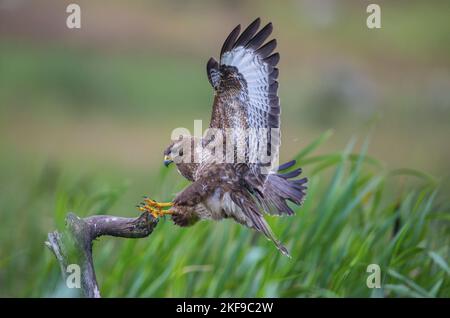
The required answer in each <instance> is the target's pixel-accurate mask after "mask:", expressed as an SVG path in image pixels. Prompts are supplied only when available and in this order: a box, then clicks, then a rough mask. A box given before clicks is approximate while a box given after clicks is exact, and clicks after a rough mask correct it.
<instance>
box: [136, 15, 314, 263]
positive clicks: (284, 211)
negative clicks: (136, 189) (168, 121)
mask: <svg viewBox="0 0 450 318" xmlns="http://www.w3.org/2000/svg"><path fill="white" fill-rule="evenodd" d="M259 26H260V19H259V18H258V19H256V20H255V21H253V22H252V23H251V24H250V25H249V26H248V27H247V28H246V29H245V30H244V31H243V32H242V33H240V25H238V26H237V27H235V28H234V29H233V31H231V33H230V35H229V36H228V37H227V38H226V40H225V42H224V43H223V46H222V49H221V51H220V60H219V62H217V61H216V60H215V59H214V58H211V59H210V60H209V61H208V63H207V65H206V70H207V75H208V80H209V83H210V84H211V86H212V87H213V89H214V104H213V110H212V116H211V123H210V126H209V130H208V133H206V134H205V136H203V137H194V136H188V135H180V136H179V138H178V139H175V140H174V141H172V143H171V144H170V145H169V146H168V148H167V149H166V150H165V151H164V164H165V165H166V166H168V165H169V164H170V163H172V162H175V164H176V166H177V169H178V171H179V173H180V174H181V175H182V176H184V177H185V178H186V179H188V180H189V181H191V184H190V185H189V186H187V187H186V188H185V189H184V190H183V191H182V192H180V193H179V194H177V195H176V197H175V198H174V200H173V201H172V202H167V203H162V202H156V201H154V200H152V199H150V198H147V197H145V199H144V201H143V202H142V203H141V204H140V205H139V206H138V207H139V209H140V210H141V211H147V212H149V213H151V214H152V215H153V216H154V217H159V216H162V215H165V214H169V215H171V217H172V220H173V221H174V223H175V224H177V225H179V226H190V225H193V224H194V223H196V222H197V221H198V220H201V219H210V220H221V219H224V218H231V219H233V220H235V221H236V222H238V223H240V224H242V225H245V226H247V227H249V228H252V229H254V230H256V231H258V232H261V233H263V234H264V235H265V236H266V237H267V238H268V239H270V240H272V241H273V242H274V243H275V245H276V247H277V248H278V249H279V250H280V251H281V252H282V253H283V254H285V255H289V253H288V250H287V249H286V248H285V247H284V246H283V245H282V244H281V243H280V242H279V241H278V240H277V239H276V238H275V236H274V234H273V232H272V231H271V229H270V227H269V225H268V224H267V222H266V221H265V219H264V215H263V212H266V213H268V214H272V215H293V214H294V211H293V210H292V209H291V207H289V205H288V201H291V202H292V203H294V204H296V205H301V204H302V202H303V199H304V196H305V191H306V183H307V179H306V178H302V179H298V178H296V177H298V176H299V175H300V174H301V172H302V170H301V169H294V170H291V171H289V172H287V170H288V169H290V168H292V167H293V166H294V165H295V161H290V162H287V163H285V164H283V165H280V166H278V167H277V168H274V167H276V163H277V161H278V151H279V145H280V133H279V127H280V102H279V98H278V96H277V91H278V81H277V78H278V68H276V65H277V63H278V61H279V59H280V56H279V54H278V53H272V52H273V51H274V49H275V47H276V45H277V42H276V40H275V39H272V40H270V41H268V42H267V43H265V44H264V42H265V41H266V40H267V38H268V37H269V36H270V34H271V32H272V24H271V23H269V24H267V25H266V26H264V27H263V28H261V30H259V32H258V29H259ZM210 131H212V133H209V132H210ZM228 145H232V146H228ZM264 146H265V147H264ZM261 149H262V150H261ZM230 151H231V155H230ZM261 154H264V156H261ZM267 157H268V158H269V159H267ZM224 158H225V159H226V160H225V159H224Z"/></svg>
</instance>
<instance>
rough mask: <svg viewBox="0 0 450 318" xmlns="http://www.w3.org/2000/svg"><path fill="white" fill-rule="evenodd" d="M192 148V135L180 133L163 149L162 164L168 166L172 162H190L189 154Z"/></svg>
mask: <svg viewBox="0 0 450 318" xmlns="http://www.w3.org/2000/svg"><path fill="white" fill-rule="evenodd" d="M192 148H193V137H192V136H188V135H180V137H179V138H178V139H177V140H174V141H172V142H171V143H170V145H169V146H168V147H167V148H166V150H164V165H165V166H166V167H168V166H169V165H170V164H171V163H172V162H175V164H176V165H177V166H178V165H179V164H182V163H192V161H190V160H192V159H193V156H192V155H191V153H192Z"/></svg>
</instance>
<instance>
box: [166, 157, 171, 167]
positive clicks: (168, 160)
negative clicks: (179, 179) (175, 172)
mask: <svg viewBox="0 0 450 318" xmlns="http://www.w3.org/2000/svg"><path fill="white" fill-rule="evenodd" d="M172 162H173V160H172V159H171V158H170V157H169V156H164V165H165V166H166V167H168V166H169V165H170V164H171V163H172Z"/></svg>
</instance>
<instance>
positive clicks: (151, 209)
mask: <svg viewBox="0 0 450 318" xmlns="http://www.w3.org/2000/svg"><path fill="white" fill-rule="evenodd" d="M171 206H172V203H171V202H156V201H154V200H152V199H150V198H149V197H147V196H144V200H143V202H141V203H140V204H139V205H137V208H138V210H139V211H142V212H147V213H150V214H151V215H152V216H153V217H154V218H155V219H157V218H159V217H162V216H164V215H167V214H172V211H171V210H170V209H169V210H163V208H164V207H171Z"/></svg>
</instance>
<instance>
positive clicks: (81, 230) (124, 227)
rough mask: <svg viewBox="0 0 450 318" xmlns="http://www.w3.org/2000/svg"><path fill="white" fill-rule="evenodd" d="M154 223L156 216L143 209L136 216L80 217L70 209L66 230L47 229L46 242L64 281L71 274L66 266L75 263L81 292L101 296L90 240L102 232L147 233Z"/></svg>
mask: <svg viewBox="0 0 450 318" xmlns="http://www.w3.org/2000/svg"><path fill="white" fill-rule="evenodd" d="M157 224H158V220H157V219H155V218H153V217H152V216H151V215H150V214H149V213H142V214H141V215H140V216H139V217H137V218H124V217H117V216H111V215H94V216H90V217H86V218H79V217H78V216H76V215H75V214H73V213H69V214H68V215H67V217H66V230H65V232H64V233H60V232H57V231H54V232H51V233H48V240H47V241H46V242H45V245H46V246H47V247H48V248H49V249H50V250H51V251H52V252H53V254H54V255H55V257H56V259H57V260H58V262H59V265H60V268H61V272H62V275H63V278H64V281H65V282H67V278H68V276H69V274H70V272H68V270H67V269H68V266H69V265H70V264H77V265H79V266H80V269H81V273H80V274H81V277H80V289H81V296H84V297H90V298H99V297H101V296H100V290H99V288H98V284H97V279H96V277H95V270H94V262H93V259H92V241H93V240H95V239H96V238H98V237H100V236H102V235H110V236H116V237H125V238H143V237H147V236H149V235H150V234H151V233H152V232H153V229H154V228H155V227H156V225H157Z"/></svg>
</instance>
